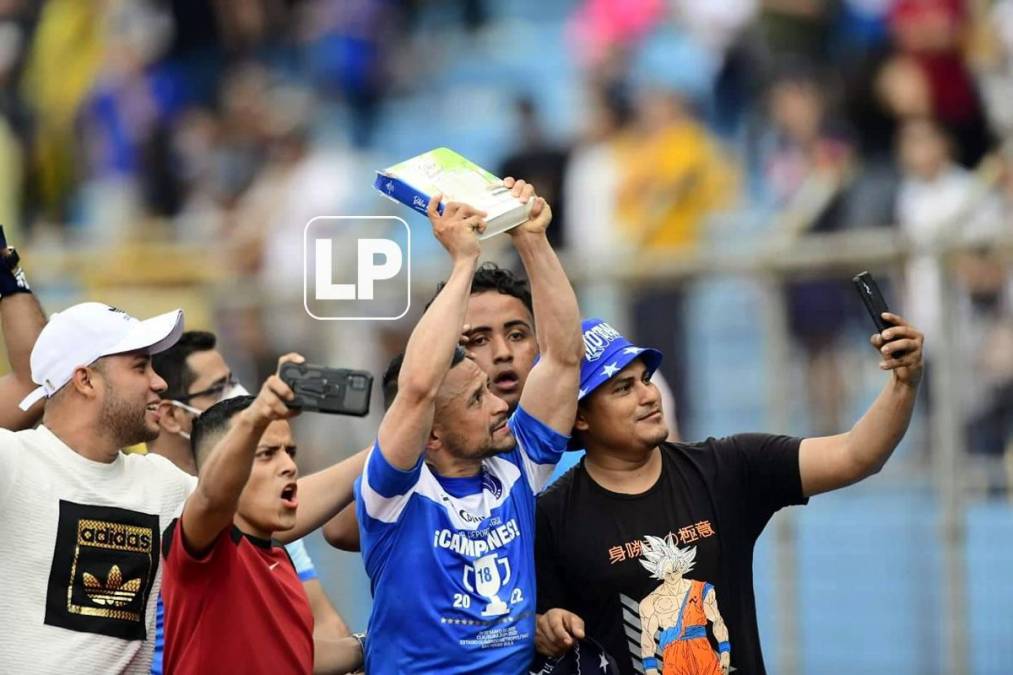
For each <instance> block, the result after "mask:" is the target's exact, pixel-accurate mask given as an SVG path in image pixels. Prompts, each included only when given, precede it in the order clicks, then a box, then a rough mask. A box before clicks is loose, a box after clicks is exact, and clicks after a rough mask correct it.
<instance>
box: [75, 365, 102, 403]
mask: <svg viewBox="0 0 1013 675" xmlns="http://www.w3.org/2000/svg"><path fill="white" fill-rule="evenodd" d="M100 377H101V375H100V374H99V373H98V371H97V370H95V369H94V368H89V367H88V366H78V367H77V368H75V369H74V374H73V375H71V376H70V383H69V384H70V386H72V387H73V388H74V390H75V391H77V392H78V393H79V394H81V395H82V396H84V397H86V398H95V397H96V396H98V379H99V378H100Z"/></svg>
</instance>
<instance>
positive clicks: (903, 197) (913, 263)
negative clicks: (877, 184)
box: [897, 118, 1002, 359]
mask: <svg viewBox="0 0 1013 675" xmlns="http://www.w3.org/2000/svg"><path fill="white" fill-rule="evenodd" d="M952 143H953V142H952V139H951V137H950V136H949V135H948V134H947V132H946V130H945V129H944V128H943V126H942V125H941V124H940V123H939V122H936V121H935V120H933V119H930V118H916V119H911V120H909V121H907V122H905V123H904V125H903V126H902V127H901V129H900V134H899V137H898V142H897V153H898V156H899V159H900V164H901V167H902V171H903V180H902V182H901V186H900V193H899V195H898V199H897V223H898V225H899V226H900V229H901V232H902V233H903V234H904V235H905V236H906V237H907V239H908V240H909V241H910V242H911V244H912V245H913V246H914V248H915V254H914V255H913V256H911V257H910V258H909V260H908V264H907V269H906V270H905V277H906V287H907V292H906V294H905V303H904V307H905V312H906V314H907V315H908V316H910V317H911V320H912V322H913V323H915V324H916V325H919V326H924V328H925V333H926V335H930V336H931V335H938V334H939V332H940V330H941V322H942V321H943V317H942V316H941V315H940V306H939V298H940V296H941V294H942V292H943V283H944V277H943V273H942V270H941V268H940V264H939V261H938V260H937V259H936V257H935V256H934V254H933V249H934V247H935V246H937V245H939V244H943V243H945V242H946V241H955V240H967V239H972V240H974V239H980V238H983V237H987V236H988V235H989V234H990V233H992V232H995V231H996V230H997V228H999V227H1000V223H1001V222H1002V214H1001V213H1000V211H999V204H998V202H997V201H996V199H995V198H994V197H993V196H990V195H988V194H986V189H985V187H984V186H983V185H982V184H981V182H980V180H979V179H977V178H975V176H974V175H973V174H972V173H971V172H969V171H968V170H967V169H965V168H963V167H961V166H960V165H959V164H957V163H956V161H955V159H954V149H953V144H952ZM931 344H932V343H931V342H930V343H929V345H930V346H929V347H928V350H927V351H928V356H929V358H930V359H931V356H932V354H931V352H932V347H931Z"/></svg>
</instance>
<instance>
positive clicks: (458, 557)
mask: <svg viewBox="0 0 1013 675" xmlns="http://www.w3.org/2000/svg"><path fill="white" fill-rule="evenodd" d="M509 424H510V429H511V431H513V434H514V436H515V437H516V439H517V445H516V446H515V447H514V449H513V450H511V451H510V452H506V453H503V454H500V455H497V456H495V457H490V458H488V459H485V460H483V461H482V470H481V472H480V473H479V475H477V476H470V477H466V478H445V477H443V476H438V475H436V474H435V473H434V472H432V471H431V470H430V469H429V467H428V466H427V465H426V464H425V463H424V462H423V461H422V459H421V458H420V459H419V462H418V464H416V465H415V467H414V468H412V469H410V470H408V471H402V470H400V469H397V468H395V467H393V466H391V465H390V464H389V463H388V462H387V460H386V459H385V458H384V456H383V453H381V452H380V450H379V445H378V444H375V445H374V446H373V450H372V452H370V453H369V457H368V459H367V460H366V467H365V470H364V471H363V474H362V477H361V478H360V479H359V480H358V481H356V484H355V492H356V512H357V515H358V517H359V529H360V533H361V542H362V557H363V560H364V561H365V564H366V573H367V574H368V575H369V579H370V585H371V588H372V592H373V611H372V613H371V614H370V617H369V639H368V640H367V642H366V644H367V651H366V668H365V670H366V672H367V673H369V675H385V674H386V673H390V674H392V675H393V674H395V673H448V674H449V673H479V672H480V673H509V674H510V675H516V673H522V672H527V670H526V668H527V666H528V665H529V664H530V662H531V658H532V656H533V654H534V639H535V567H534V544H535V494H536V493H537V492H538V491H539V490H540V489H541V487H542V484H543V483H544V482H545V481H546V479H547V478H548V477H549V475H550V474H551V473H552V467H553V466H554V465H555V463H556V462H558V461H559V458H560V456H561V455H562V453H563V450H564V449H566V443H567V440H568V439H567V437H566V436H563V435H561V434H559V433H557V432H555V431H553V430H552V429H551V428H549V427H547V426H545V425H544V424H542V423H541V422H539V421H538V420H536V419H535V418H534V417H532V416H531V415H528V414H527V413H526V412H524V410H522V409H520V408H518V409H517V410H516V412H514V414H513V415H512V416H511V418H510V421H509Z"/></svg>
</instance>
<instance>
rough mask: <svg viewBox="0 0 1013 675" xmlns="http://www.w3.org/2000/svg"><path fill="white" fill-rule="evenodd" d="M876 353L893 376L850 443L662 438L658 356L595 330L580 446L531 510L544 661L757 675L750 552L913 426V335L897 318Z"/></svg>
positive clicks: (583, 388) (886, 453)
mask: <svg viewBox="0 0 1013 675" xmlns="http://www.w3.org/2000/svg"><path fill="white" fill-rule="evenodd" d="M883 318H885V319H886V320H887V321H888V322H890V323H891V324H893V325H892V326H891V327H890V328H887V329H886V330H884V331H883V332H882V333H881V334H877V335H873V336H872V339H871V342H872V344H873V346H874V347H876V348H877V349H878V350H880V352H881V353H882V358H883V360H882V361H881V362H880V368H881V369H883V370H889V371H890V372H891V376H890V379H889V381H888V382H887V383H886V385H885V386H884V388H883V391H882V393H881V394H880V395H879V397H878V398H877V399H876V401H875V402H874V403H873V404H872V406H871V408H870V409H869V410H868V412H866V414H865V415H864V416H863V417H862V419H860V420H859V421H858V422H857V423H856V424H855V426H854V427H853V428H852V429H851V430H850V431H848V432H846V433H843V434H838V435H836V436H828V437H824V438H806V439H801V438H792V437H788V436H772V435H768V434H738V435H735V436H730V437H727V438H720V439H715V438H709V439H707V440H705V441H703V442H700V443H667V442H665V437H666V435H667V433H668V430H667V429H666V428H665V423H664V420H663V417H662V410H661V399H660V397H659V395H658V391H657V388H656V387H655V386H654V385H653V384H652V383H651V376H652V374H653V373H654V371H655V370H656V369H657V367H658V364H659V363H660V362H661V353H660V352H658V351H656V350H653V349H643V348H641V347H637V346H634V345H633V344H631V343H630V342H629V341H628V340H626V338H624V337H623V336H622V335H620V334H619V333H618V332H617V331H616V330H615V329H613V328H612V327H611V326H609V325H608V324H606V323H605V322H603V321H601V320H600V319H589V320H586V321H584V323H583V326H582V328H583V333H584V345H585V353H584V359H583V361H582V363H581V378H580V380H581V382H580V394H579V403H578V408H577V418H576V422H575V423H574V431H573V437H572V440H571V443H573V444H576V445H583V446H584V447H585V448H586V449H587V455H586V457H585V458H584V460H583V461H582V462H581V464H579V465H578V466H577V467H576V468H575V469H574V470H573V471H571V472H570V473H569V474H567V475H566V476H564V477H563V478H561V479H560V480H559V481H558V482H557V483H555V484H554V485H553V486H552V487H551V488H549V489H548V490H546V491H545V492H544V493H543V494H542V496H541V497H539V500H538V510H537V517H536V523H537V534H536V538H535V551H536V552H535V559H536V568H537V571H538V612H539V617H538V623H537V626H538V634H537V638H536V640H537V641H536V644H537V647H538V650H539V652H541V653H543V654H547V655H557V654H559V653H561V652H562V651H564V650H566V649H568V648H569V647H571V646H572V645H573V644H574V643H575V642H576V641H577V640H580V639H582V638H584V637H585V630H586V632H587V633H588V634H590V635H593V636H594V637H595V638H596V639H598V640H599V641H601V643H602V645H603V647H604V648H605V649H606V650H607V651H608V652H609V654H611V656H612V657H614V658H615V660H616V663H617V665H618V667H619V672H621V673H623V674H624V675H632V673H646V674H647V675H654V674H657V673H670V672H671V673H675V672H679V673H701V674H703V673H706V674H708V675H721V674H722V673H728V672H729V671H730V670H733V669H734V670H735V671H736V672H740V673H750V674H756V673H761V674H762V673H763V672H765V671H764V666H763V657H762V654H761V652H760V642H759V634H758V631H757V625H756V607H755V602H754V598H753V577H752V567H753V545H754V544H755V542H756V539H757V537H759V535H760V533H761V532H762V531H763V528H764V526H765V525H766V524H767V521H768V520H769V519H770V517H771V516H772V515H773V514H774V512H775V511H777V510H778V509H780V508H782V507H783V506H788V505H790V504H804V503H805V502H806V501H807V500H808V498H809V497H811V496H812V495H815V494H819V493H821V492H827V491H829V490H834V489H837V488H841V487H844V486H846V485H850V484H852V483H855V482H857V481H859V480H862V479H863V478H866V477H867V476H870V475H872V474H874V473H876V472H877V471H878V470H879V469H880V468H881V467H882V466H883V464H884V463H885V462H886V460H887V459H888V458H889V457H890V454H891V453H892V452H893V449H894V448H895V447H896V446H897V444H898V443H899V442H900V439H901V438H902V437H903V435H904V432H905V431H906V430H907V426H908V422H909V421H910V419H911V413H912V410H913V408H914V403H915V396H916V394H917V390H918V383H919V380H920V379H921V372H922V341H923V340H922V335H921V333H919V332H918V331H917V330H915V329H914V328H912V327H911V326H909V325H908V324H907V323H906V322H905V321H904V320H903V319H901V318H900V317H899V316H896V315H893V314H884V315H883Z"/></svg>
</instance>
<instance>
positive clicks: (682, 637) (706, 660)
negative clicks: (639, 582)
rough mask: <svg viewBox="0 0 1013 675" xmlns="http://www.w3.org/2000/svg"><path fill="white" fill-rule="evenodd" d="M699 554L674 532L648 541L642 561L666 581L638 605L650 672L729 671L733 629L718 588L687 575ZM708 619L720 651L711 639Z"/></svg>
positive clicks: (697, 674) (719, 674) (716, 674)
mask: <svg viewBox="0 0 1013 675" xmlns="http://www.w3.org/2000/svg"><path fill="white" fill-rule="evenodd" d="M695 558H696V547H695V546H692V547H687V548H679V546H677V545H676V540H675V538H674V536H673V535H672V534H669V535H668V536H666V537H664V538H661V537H654V536H650V535H648V536H647V537H646V538H645V540H644V542H643V559H641V560H640V564H641V565H643V566H644V568H645V569H646V570H647V571H648V572H650V574H651V577H653V578H655V579H659V580H660V581H661V584H660V585H659V586H658V587H657V588H655V589H654V590H653V591H651V592H650V593H648V594H647V596H646V597H644V599H643V600H641V601H640V603H639V606H638V607H637V609H638V614H639V623H640V626H639V629H640V657H641V659H642V662H643V667H644V672H645V673H647V675H725V674H726V673H728V672H729V667H730V665H731V649H730V645H729V642H728V628H727V627H726V626H725V622H724V619H722V618H721V612H720V611H719V610H718V599H717V591H716V590H715V589H714V587H713V586H712V585H711V584H709V583H707V582H704V581H697V580H695V579H687V578H686V577H685V575H686V574H687V573H689V572H690V571H691V570H692V569H693V561H694V559H695ZM623 601H624V603H623V604H625V605H627V606H629V605H630V604H632V603H630V602H627V598H623ZM628 608H629V607H628ZM624 614H625V612H624ZM629 618H632V617H628V619H629ZM628 619H627V620H628ZM708 623H709V624H710V628H711V635H712V636H713V638H714V640H715V641H716V642H717V651H715V649H714V647H713V646H712V642H711V638H710V637H708V631H707V626H708Z"/></svg>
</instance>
